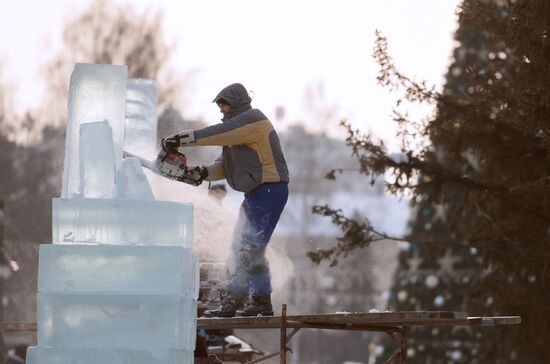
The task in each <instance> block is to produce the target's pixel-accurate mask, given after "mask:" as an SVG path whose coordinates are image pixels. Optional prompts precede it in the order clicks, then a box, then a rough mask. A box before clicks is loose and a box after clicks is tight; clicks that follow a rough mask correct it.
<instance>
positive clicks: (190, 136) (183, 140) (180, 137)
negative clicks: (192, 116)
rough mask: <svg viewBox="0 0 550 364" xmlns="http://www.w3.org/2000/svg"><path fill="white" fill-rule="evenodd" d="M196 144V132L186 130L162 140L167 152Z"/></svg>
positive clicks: (163, 147)
mask: <svg viewBox="0 0 550 364" xmlns="http://www.w3.org/2000/svg"><path fill="white" fill-rule="evenodd" d="M193 144H195V131H194V130H184V131H181V132H179V133H177V134H174V135H172V136H169V137H167V138H163V139H162V140H161V145H162V149H163V150H164V151H165V152H169V151H174V150H177V149H178V148H179V147H182V146H186V145H193Z"/></svg>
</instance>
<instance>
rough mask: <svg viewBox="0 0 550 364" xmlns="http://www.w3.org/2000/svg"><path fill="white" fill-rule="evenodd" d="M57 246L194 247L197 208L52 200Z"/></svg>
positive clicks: (158, 203)
mask: <svg viewBox="0 0 550 364" xmlns="http://www.w3.org/2000/svg"><path fill="white" fill-rule="evenodd" d="M52 221H53V225H52V241H53V242H54V243H64V242H65V243H67V242H69V243H78V242H85V243H101V244H152V245H179V246H183V247H186V248H191V247H192V238H193V206H192V205H191V204H181V203H176V202H167V201H144V200H108V199H77V198H74V199H63V198H54V199H53V200H52Z"/></svg>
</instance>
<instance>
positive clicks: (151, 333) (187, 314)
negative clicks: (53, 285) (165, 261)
mask: <svg viewBox="0 0 550 364" xmlns="http://www.w3.org/2000/svg"><path fill="white" fill-rule="evenodd" d="M37 306H38V307H37V310H38V313H37V337H38V346H39V347H44V346H49V347H55V348H77V347H81V348H124V349H141V350H143V349H177V350H195V338H196V317H197V301H195V300H194V299H193V298H190V297H186V296H182V295H179V296H178V295H123V294H104V295H99V294H50V293H39V294H38V295H37Z"/></svg>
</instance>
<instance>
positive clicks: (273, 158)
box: [194, 83, 288, 193]
mask: <svg viewBox="0 0 550 364" xmlns="http://www.w3.org/2000/svg"><path fill="white" fill-rule="evenodd" d="M222 100H223V101H222ZM219 101H222V102H225V103H227V104H229V106H231V112H230V114H229V115H225V116H224V118H223V119H222V123H220V124H216V125H212V126H209V127H206V128H203V129H198V130H195V131H194V138H195V144H196V145H219V146H223V150H222V154H221V155H220V157H218V159H216V161H215V162H214V164H211V165H209V166H206V168H207V170H208V180H210V181H215V180H220V179H223V178H226V179H227V182H228V183H229V185H230V186H231V187H232V188H234V189H235V190H237V191H242V192H245V193H250V192H252V191H253V190H254V189H255V188H256V187H258V186H259V185H261V184H262V183H266V182H288V168H287V165H286V161H285V158H284V155H283V152H282V150H281V144H280V142H279V137H278V136H277V132H276V131H275V129H274V128H273V125H272V124H271V122H270V121H269V120H268V119H267V117H266V116H265V115H264V114H263V113H262V112H261V111H260V110H258V109H253V108H252V107H251V106H250V102H251V101H252V100H251V99H250V96H248V92H247V91H246V89H245V87H244V86H243V85H241V84H240V83H234V84H232V85H229V86H227V87H225V88H224V89H223V90H221V91H220V93H219V94H218V95H217V96H216V98H214V100H213V102H216V103H217V102H219Z"/></svg>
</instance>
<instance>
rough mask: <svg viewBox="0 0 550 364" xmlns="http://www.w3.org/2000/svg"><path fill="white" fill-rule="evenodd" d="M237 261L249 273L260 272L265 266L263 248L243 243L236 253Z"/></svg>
mask: <svg viewBox="0 0 550 364" xmlns="http://www.w3.org/2000/svg"><path fill="white" fill-rule="evenodd" d="M237 261H238V264H239V266H240V268H242V269H243V270H244V271H246V272H248V273H251V274H256V273H260V272H261V271H262V270H263V269H264V268H265V267H266V260H265V249H264V248H255V247H253V246H250V245H244V246H242V247H241V248H240V249H239V251H238V253H237Z"/></svg>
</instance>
